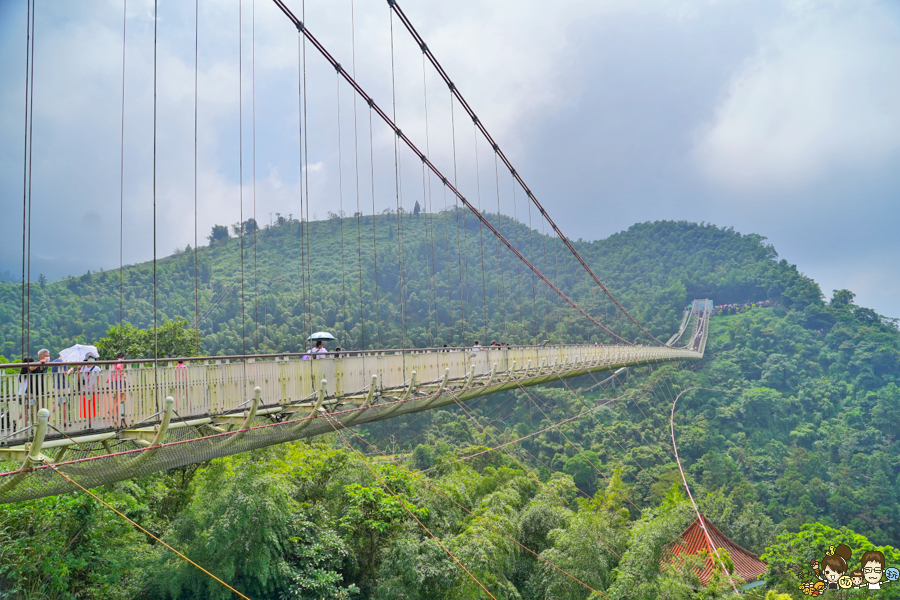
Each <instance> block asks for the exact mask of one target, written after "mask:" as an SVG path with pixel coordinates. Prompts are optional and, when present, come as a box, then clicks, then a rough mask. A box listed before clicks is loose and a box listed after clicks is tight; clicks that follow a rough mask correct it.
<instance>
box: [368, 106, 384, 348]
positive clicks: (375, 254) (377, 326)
mask: <svg viewBox="0 0 900 600" xmlns="http://www.w3.org/2000/svg"><path fill="white" fill-rule="evenodd" d="M372 137H373V136H372V107H371V106H370V107H369V166H370V168H371V170H372V171H371V173H370V177H371V182H372V264H373V265H374V267H375V336H376V340H377V341H378V347H379V348H383V347H384V346H383V345H382V343H381V317H380V314H381V313H380V311H379V310H378V244H377V238H376V236H375V222H376V221H377V220H378V219H377V218H376V216H375V144H374V142H373V141H372Z"/></svg>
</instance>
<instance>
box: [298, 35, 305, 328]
mask: <svg viewBox="0 0 900 600" xmlns="http://www.w3.org/2000/svg"><path fill="white" fill-rule="evenodd" d="M302 39H303V34H302V33H299V32H298V33H297V151H298V154H297V157H298V159H299V165H298V166H299V179H298V184H299V187H300V218H299V219H298V221H299V231H300V302H301V304H300V306H301V307H302V308H301V321H300V324H301V330H302V331H306V330H307V327H306V317H307V301H306V267H305V262H306V251H305V248H304V246H303V239H304V237H303V236H304V234H305V228H306V219H305V217H304V213H303V207H304V203H303V199H304V191H303V178H304V176H305V174H306V169H305V167H304V162H303V161H304V154H303V134H304V132H305V129H304V127H303V56H302V44H301V41H302ZM301 337H302V336H301Z"/></svg>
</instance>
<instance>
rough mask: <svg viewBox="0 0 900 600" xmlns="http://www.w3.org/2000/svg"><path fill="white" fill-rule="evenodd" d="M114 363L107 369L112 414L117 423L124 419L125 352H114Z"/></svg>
mask: <svg viewBox="0 0 900 600" xmlns="http://www.w3.org/2000/svg"><path fill="white" fill-rule="evenodd" d="M116 361H117V362H116V364H114V365H113V366H112V367H111V368H110V370H109V379H107V383H109V391H110V396H111V398H112V414H113V418H114V419H115V420H116V422H117V423H119V422H123V421H124V420H125V353H124V352H119V353H118V354H116Z"/></svg>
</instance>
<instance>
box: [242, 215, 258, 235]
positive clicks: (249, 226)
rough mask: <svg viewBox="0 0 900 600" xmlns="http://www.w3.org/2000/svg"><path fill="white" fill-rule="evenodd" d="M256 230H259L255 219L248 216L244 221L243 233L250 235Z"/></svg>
mask: <svg viewBox="0 0 900 600" xmlns="http://www.w3.org/2000/svg"><path fill="white" fill-rule="evenodd" d="M257 231H259V224H258V223H257V222H256V219H254V218H253V217H250V218H249V219H247V220H246V221H244V235H251V234H253V233H255V232H257Z"/></svg>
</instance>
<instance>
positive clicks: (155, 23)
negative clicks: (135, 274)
mask: <svg viewBox="0 0 900 600" xmlns="http://www.w3.org/2000/svg"><path fill="white" fill-rule="evenodd" d="M158 28H159V0H153V399H154V400H155V403H156V410H159V409H160V406H159V311H158V310H157V307H158V305H157V296H158V285H157V279H156V135H157V132H156V120H157V119H156V112H157V107H156V105H157V101H156V77H157V31H158Z"/></svg>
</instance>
